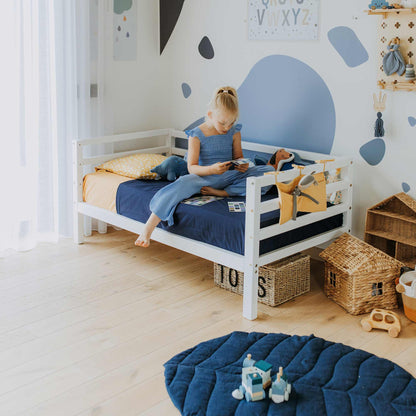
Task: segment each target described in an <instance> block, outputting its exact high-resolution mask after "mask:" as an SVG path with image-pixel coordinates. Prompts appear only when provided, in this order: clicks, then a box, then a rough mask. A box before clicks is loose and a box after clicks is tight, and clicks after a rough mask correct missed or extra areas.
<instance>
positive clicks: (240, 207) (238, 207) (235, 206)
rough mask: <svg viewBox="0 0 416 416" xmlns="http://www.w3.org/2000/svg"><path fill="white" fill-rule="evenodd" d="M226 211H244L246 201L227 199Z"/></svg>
mask: <svg viewBox="0 0 416 416" xmlns="http://www.w3.org/2000/svg"><path fill="white" fill-rule="evenodd" d="M228 211H230V212H246V203H245V202H243V201H229V202H228Z"/></svg>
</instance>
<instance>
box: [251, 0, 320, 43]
mask: <svg viewBox="0 0 416 416" xmlns="http://www.w3.org/2000/svg"><path fill="white" fill-rule="evenodd" d="M319 4H320V0H248V38H249V39H251V40H273V39H280V40H317V39H318V29H319Z"/></svg>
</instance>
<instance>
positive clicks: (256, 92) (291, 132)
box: [238, 55, 335, 154]
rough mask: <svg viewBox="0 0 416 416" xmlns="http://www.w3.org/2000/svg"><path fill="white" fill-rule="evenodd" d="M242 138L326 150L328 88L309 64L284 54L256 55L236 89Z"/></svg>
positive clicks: (330, 108) (330, 106)
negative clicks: (241, 82) (255, 61)
mask: <svg viewBox="0 0 416 416" xmlns="http://www.w3.org/2000/svg"><path fill="white" fill-rule="evenodd" d="M238 96H239V102H240V122H241V123H243V130H242V135H243V137H244V139H245V140H247V141H251V142H256V143H264V144H269V145H273V146H279V147H288V148H293V149H300V150H307V151H312V152H319V153H326V154H329V153H330V152H331V149H332V145H333V141H334V135H335V106H334V102H333V100H332V96H331V93H330V91H329V89H328V87H327V85H326V84H325V82H324V81H323V79H322V78H321V77H320V76H319V74H317V73H316V72H315V71H314V70H313V69H312V68H311V67H310V66H308V65H306V64H305V63H304V62H302V61H299V60H298V59H295V58H292V57H290V56H286V55H271V56H267V57H266V58H263V59H261V60H260V61H259V62H257V63H256V64H255V65H254V67H253V68H252V69H251V71H250V72H249V74H248V75H247V78H246V79H245V80H244V82H243V84H242V85H241V86H240V88H239V89H238Z"/></svg>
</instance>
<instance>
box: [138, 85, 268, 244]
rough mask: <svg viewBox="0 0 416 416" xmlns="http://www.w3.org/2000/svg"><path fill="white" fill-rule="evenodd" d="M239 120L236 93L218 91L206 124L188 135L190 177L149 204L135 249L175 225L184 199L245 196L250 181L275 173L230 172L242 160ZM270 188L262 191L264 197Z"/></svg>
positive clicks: (242, 169) (249, 169)
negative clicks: (163, 227)
mask: <svg viewBox="0 0 416 416" xmlns="http://www.w3.org/2000/svg"><path fill="white" fill-rule="evenodd" d="M237 119H238V99H237V92H236V90H235V89H234V88H232V87H221V88H218V89H217V90H216V91H215V93H214V96H213V98H212V100H211V102H210V104H209V108H208V113H207V116H206V118H205V122H204V123H202V124H201V125H199V126H198V127H196V128H194V129H192V130H190V131H187V132H186V133H187V134H188V136H189V144H188V158H187V162H188V171H189V175H185V176H181V177H180V178H179V179H177V180H176V181H175V182H173V183H171V184H169V185H167V186H165V187H164V188H162V189H160V190H159V191H158V192H157V193H156V194H155V195H154V197H153V198H152V200H151V201H150V210H151V212H152V213H151V215H150V217H149V219H148V220H147V222H146V225H145V228H144V231H143V233H142V234H140V236H139V237H138V238H137V240H136V242H135V244H136V246H140V247H148V246H149V244H150V237H151V235H152V232H153V230H154V229H155V227H156V226H157V225H158V224H159V223H160V221H162V220H163V221H167V222H168V225H172V224H173V213H174V211H175V209H176V206H177V205H178V204H179V203H180V202H181V201H183V200H184V199H186V198H189V197H191V196H192V195H194V194H198V193H201V194H202V195H217V196H225V197H226V196H234V195H236V196H237V195H238V196H244V195H245V194H246V179H247V178H248V177H250V176H262V175H263V174H264V173H265V172H271V171H273V170H274V169H275V168H274V167H273V166H271V165H270V164H268V165H263V166H254V167H249V165H248V163H247V164H241V165H237V166H236V167H235V169H233V170H230V167H231V166H232V163H231V162H230V160H233V159H241V158H243V150H242V147H241V133H240V130H241V124H235V123H236V121H237ZM271 186H272V185H270V186H267V187H263V188H262V194H265V193H266V192H267V191H268V190H269V189H270V188H271Z"/></svg>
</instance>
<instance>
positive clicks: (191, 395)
mask: <svg viewBox="0 0 416 416" xmlns="http://www.w3.org/2000/svg"><path fill="white" fill-rule="evenodd" d="M248 353H250V354H252V358H253V359H254V360H256V361H259V360H265V361H267V362H268V363H270V364H271V365H272V366H273V368H272V372H271V375H272V376H274V375H275V374H276V373H277V372H278V370H279V366H282V367H283V368H284V372H285V374H286V375H287V378H288V381H289V382H290V383H291V384H292V392H291V394H290V397H289V400H288V401H287V402H283V403H274V402H272V401H271V400H270V399H268V398H266V399H264V400H262V401H257V402H246V401H245V400H244V399H243V400H241V401H239V400H236V399H234V398H233V397H232V396H231V393H232V391H233V390H234V389H237V388H238V386H239V385H240V383H241V368H242V365H243V360H244V358H246V356H247V354H248ZM165 382H166V388H167V391H168V393H169V396H170V398H171V399H172V401H173V403H174V405H175V406H176V407H177V408H178V409H179V411H180V412H181V414H182V415H189V416H191V415H192V416H229V415H230V416H231V415H237V416H253V415H268V416H274V415H287V416H289V415H297V416H321V415H328V416H350V415H357V416H376V415H377V416H393V415H395V416H397V415H402V416H414V415H416V380H415V379H414V378H413V377H412V376H411V375H410V374H409V373H407V372H406V371H405V370H403V369H402V368H401V367H399V366H398V365H396V364H394V363H392V362H391V361H388V360H386V359H383V358H379V357H376V356H375V355H373V354H370V353H368V352H365V351H362V350H358V349H354V348H352V347H349V346H347V345H343V344H339V343H334V342H330V341H326V340H324V339H322V338H316V337H314V336H313V335H310V336H303V337H299V336H290V335H285V334H264V333H257V332H253V333H250V334H248V333H245V332H233V333H231V334H228V335H226V336H223V337H221V338H216V339H212V340H210V341H207V342H203V343H201V344H199V345H197V346H195V347H193V348H191V349H189V350H186V351H184V352H182V353H180V354H178V355H176V356H175V357H173V358H171V359H170V360H169V361H168V362H167V363H166V364H165Z"/></svg>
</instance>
